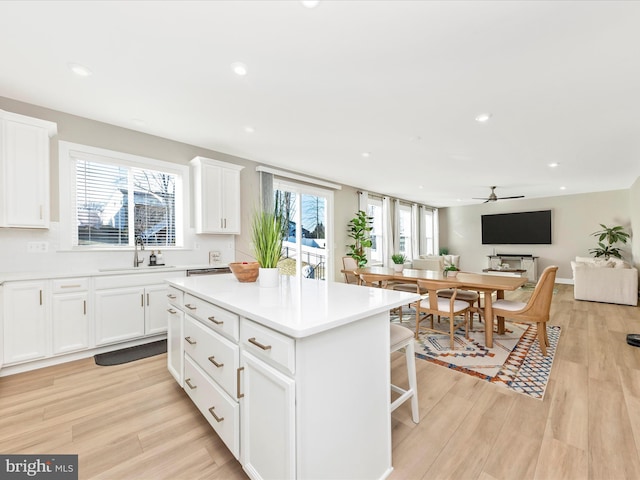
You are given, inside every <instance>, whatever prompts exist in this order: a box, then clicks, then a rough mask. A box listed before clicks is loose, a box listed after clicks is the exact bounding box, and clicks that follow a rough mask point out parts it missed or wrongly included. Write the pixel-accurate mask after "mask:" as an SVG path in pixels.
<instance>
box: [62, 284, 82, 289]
mask: <svg viewBox="0 0 640 480" xmlns="http://www.w3.org/2000/svg"><path fill="white" fill-rule="evenodd" d="M81 286H82V285H60V288H80V287H81Z"/></svg>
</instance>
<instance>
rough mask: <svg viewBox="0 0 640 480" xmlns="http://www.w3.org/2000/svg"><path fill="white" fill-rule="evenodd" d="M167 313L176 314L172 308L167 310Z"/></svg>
mask: <svg viewBox="0 0 640 480" xmlns="http://www.w3.org/2000/svg"><path fill="white" fill-rule="evenodd" d="M167 312H169V313H170V314H171V315H173V314H175V313H177V312H176V311H175V310H174V309H173V308H167Z"/></svg>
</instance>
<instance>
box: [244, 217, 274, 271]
mask: <svg viewBox="0 0 640 480" xmlns="http://www.w3.org/2000/svg"><path fill="white" fill-rule="evenodd" d="M251 239H252V240H253V252H254V255H255V257H256V261H257V262H258V263H259V264H260V266H261V267H262V268H276V267H277V266H278V262H279V261H280V258H281V257H282V217H280V216H279V215H276V214H274V213H270V212H264V211H258V212H256V213H255V214H254V216H253V222H252V225H251Z"/></svg>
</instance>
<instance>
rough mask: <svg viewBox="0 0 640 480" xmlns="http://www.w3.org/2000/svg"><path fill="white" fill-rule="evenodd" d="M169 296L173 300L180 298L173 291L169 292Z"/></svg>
mask: <svg viewBox="0 0 640 480" xmlns="http://www.w3.org/2000/svg"><path fill="white" fill-rule="evenodd" d="M167 297H169V298H170V299H171V300H175V299H176V298H178V297H176V296H175V295H173V294H171V293H167Z"/></svg>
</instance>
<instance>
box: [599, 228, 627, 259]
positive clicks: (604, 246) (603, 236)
mask: <svg viewBox="0 0 640 480" xmlns="http://www.w3.org/2000/svg"><path fill="white" fill-rule="evenodd" d="M600 226H601V227H602V230H598V231H597V232H593V233H592V234H591V235H592V236H594V237H598V246H597V247H596V248H592V249H591V250H589V253H590V254H592V255H593V256H594V257H604V258H609V257H616V258H622V254H621V253H620V248H618V247H614V245H615V244H616V243H618V242H620V243H627V240H629V238H630V237H631V235H630V234H629V233H627V232H625V231H624V228H623V227H621V226H620V225H616V226H615V227H607V226H606V225H604V224H602V223H601V224H600ZM605 241H606V242H607V243H604V242H605Z"/></svg>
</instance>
